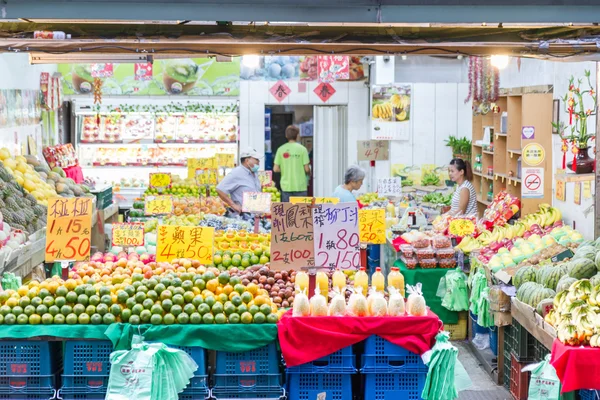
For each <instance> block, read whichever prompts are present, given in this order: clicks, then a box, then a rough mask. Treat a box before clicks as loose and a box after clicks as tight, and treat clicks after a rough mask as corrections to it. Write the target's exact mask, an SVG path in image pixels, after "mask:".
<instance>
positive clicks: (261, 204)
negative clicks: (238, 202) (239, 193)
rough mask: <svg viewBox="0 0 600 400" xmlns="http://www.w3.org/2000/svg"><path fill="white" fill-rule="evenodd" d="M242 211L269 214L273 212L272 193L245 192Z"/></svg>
mask: <svg viewBox="0 0 600 400" xmlns="http://www.w3.org/2000/svg"><path fill="white" fill-rule="evenodd" d="M242 211H243V212H247V213H256V214H268V213H269V212H270V211H271V193H262V192H245V193H244V196H243V197H242Z"/></svg>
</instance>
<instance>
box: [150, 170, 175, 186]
mask: <svg viewBox="0 0 600 400" xmlns="http://www.w3.org/2000/svg"><path fill="white" fill-rule="evenodd" d="M150 187H151V188H155V189H160V190H164V189H167V188H170V187H171V174H168V173H164V172H153V173H151V174H150Z"/></svg>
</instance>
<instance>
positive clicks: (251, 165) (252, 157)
mask: <svg viewBox="0 0 600 400" xmlns="http://www.w3.org/2000/svg"><path fill="white" fill-rule="evenodd" d="M259 157H260V156H259V154H258V152H257V151H256V150H254V149H252V148H249V149H247V150H245V151H242V152H241V153H240V165H239V166H237V167H236V168H234V169H233V170H232V171H231V172H230V173H229V174H227V175H226V176H225V178H223V180H222V181H221V182H220V183H219V184H218V185H217V194H218V195H219V197H220V198H221V200H223V202H224V203H225V204H227V206H228V207H229V208H230V209H231V210H232V211H233V213H234V214H236V215H240V214H241V213H242V199H243V196H244V193H245V192H260V191H261V186H260V181H259V180H258V169H259V165H260V159H259Z"/></svg>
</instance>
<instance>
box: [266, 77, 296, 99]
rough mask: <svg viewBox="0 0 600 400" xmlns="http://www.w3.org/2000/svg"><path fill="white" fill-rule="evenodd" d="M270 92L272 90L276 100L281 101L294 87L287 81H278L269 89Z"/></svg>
mask: <svg viewBox="0 0 600 400" xmlns="http://www.w3.org/2000/svg"><path fill="white" fill-rule="evenodd" d="M269 92H271V94H272V95H273V97H275V100H277V101H278V102H280V103H281V102H282V101H284V100H285V99H286V97H288V96H289V95H290V93H291V92H292V89H290V88H289V87H288V85H286V84H285V82H283V81H277V83H276V84H274V85H273V86H272V87H271V89H269Z"/></svg>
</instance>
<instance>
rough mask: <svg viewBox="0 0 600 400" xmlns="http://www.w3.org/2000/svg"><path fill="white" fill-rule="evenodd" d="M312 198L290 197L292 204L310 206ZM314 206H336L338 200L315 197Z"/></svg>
mask: <svg viewBox="0 0 600 400" xmlns="http://www.w3.org/2000/svg"><path fill="white" fill-rule="evenodd" d="M312 199H313V198H312V197H290V203H292V204H311V203H312ZM314 199H315V204H337V203H339V202H340V199H338V198H337V197H315V198H314Z"/></svg>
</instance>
